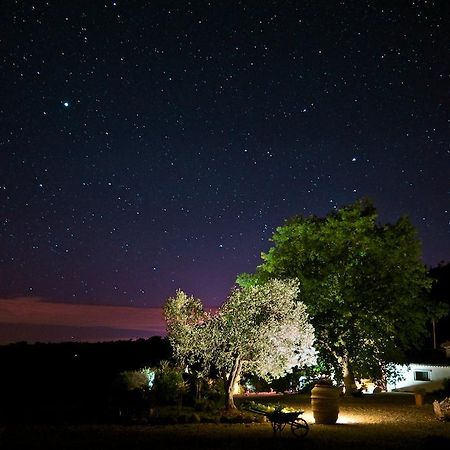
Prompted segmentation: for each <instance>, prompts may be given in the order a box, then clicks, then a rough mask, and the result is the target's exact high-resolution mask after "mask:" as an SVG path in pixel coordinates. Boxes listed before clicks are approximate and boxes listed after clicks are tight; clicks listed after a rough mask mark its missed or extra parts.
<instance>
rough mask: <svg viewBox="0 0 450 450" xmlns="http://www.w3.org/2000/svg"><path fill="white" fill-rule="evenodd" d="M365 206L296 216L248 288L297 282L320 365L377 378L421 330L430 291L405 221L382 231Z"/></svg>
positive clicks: (347, 376) (348, 378) (246, 280)
mask: <svg viewBox="0 0 450 450" xmlns="http://www.w3.org/2000/svg"><path fill="white" fill-rule="evenodd" d="M377 219H378V217H377V212H376V210H375V208H374V206H373V205H372V204H371V203H370V202H369V201H367V200H363V201H359V202H357V203H355V204H352V205H350V206H348V207H345V208H342V209H340V210H338V211H334V212H332V213H330V214H328V215H327V216H326V217H323V218H319V217H307V218H305V217H295V218H293V219H290V220H288V221H287V222H286V224H285V225H283V226H281V227H279V228H277V229H276V232H275V234H274V235H273V237H272V241H273V243H274V246H273V247H272V248H271V249H270V250H269V251H268V252H267V253H263V254H262V259H263V264H262V265H261V266H259V267H258V268H257V273H256V275H255V276H254V277H251V276H248V275H244V276H242V277H240V278H238V283H240V284H242V285H245V286H249V285H252V284H255V283H258V282H265V281H266V280H267V279H270V278H271V277H276V278H297V279H298V280H299V282H300V287H301V293H302V296H301V299H302V301H303V302H304V303H305V304H306V306H307V310H308V313H309V315H310V317H311V321H312V324H313V325H314V328H315V332H316V347H317V349H318V351H319V353H320V356H321V358H322V360H323V361H325V362H326V363H327V364H328V366H329V367H331V368H334V370H335V371H336V372H337V375H338V377H340V376H342V378H344V381H345V382H346V387H347V389H350V388H351V385H352V384H354V378H353V374H354V373H356V374H358V375H366V376H367V375H371V376H380V375H381V373H380V370H381V368H382V366H383V362H384V361H392V360H395V359H396V358H400V357H401V353H402V350H405V349H407V348H408V347H409V346H411V345H412V344H414V343H415V342H416V341H417V340H418V339H419V337H420V336H421V334H422V333H423V332H424V331H425V323H426V320H427V308H426V302H425V300H424V299H425V296H424V292H425V291H426V290H428V289H429V285H430V283H429V279H428V278H427V274H426V269H425V267H424V265H423V264H422V263H421V261H420V243H419V241H418V239H417V236H416V231H415V229H414V227H413V226H412V225H411V223H410V221H409V220H408V219H407V218H405V217H402V218H400V219H399V220H398V221H397V222H396V223H395V224H384V225H380V224H379V223H378V222H377Z"/></svg>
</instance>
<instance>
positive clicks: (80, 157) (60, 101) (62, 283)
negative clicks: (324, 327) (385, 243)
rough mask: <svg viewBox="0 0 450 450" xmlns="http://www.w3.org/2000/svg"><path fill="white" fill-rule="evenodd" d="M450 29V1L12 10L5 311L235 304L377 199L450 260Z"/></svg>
mask: <svg viewBox="0 0 450 450" xmlns="http://www.w3.org/2000/svg"><path fill="white" fill-rule="evenodd" d="M449 18H450V2H448V1H445V0H443V1H418V0H417V1H398V2H394V1H375V0H373V1H357V0H354V1H340V2H338V1H331V0H323V1H319V0H316V1H313V0H310V1H300V0H299V1H269V0H267V1H266V0H264V1H262V0H258V1H256V0H255V1H231V0H222V1H209V2H206V1H191V2H188V1H184V0H183V1H182V0H178V1H170V0H164V1H151V2H150V1H137V0H136V1H120V0H117V1H107V2H100V1H83V2H82V1H75V0H72V1H67V2H66V1H64V2H63V1H47V2H44V1H35V2H33V1H15V2H14V1H8V0H6V1H3V2H2V6H1V14H0V39H1V47H0V48H1V51H0V61H1V70H0V80H1V88H2V89H1V94H0V130H1V132H0V297H1V298H3V299H8V298H9V299H11V298H12V299H14V298H16V301H17V305H18V306H21V307H23V308H24V309H23V310H22V311H25V313H26V311H27V309H26V308H27V305H28V304H29V303H27V302H30V301H31V302H32V303H33V302H34V304H36V302H38V303H39V302H44V303H45V304H46V305H47V306H48V305H51V304H54V305H59V306H61V304H71V305H69V306H73V305H74V304H75V305H81V306H83V305H95V306H102V305H113V306H114V307H117V308H118V310H120V308H127V310H128V309H129V307H139V308H142V307H161V306H162V305H163V303H164V301H165V300H166V298H167V297H168V296H170V295H172V294H173V293H174V292H175V290H176V289H177V288H182V289H183V290H185V291H187V292H188V293H192V294H194V295H195V296H198V297H200V298H201V299H202V300H203V301H204V302H205V303H206V304H208V305H213V306H214V305H218V304H220V303H221V302H222V301H223V300H224V299H225V298H226V295H227V293H228V292H229V289H230V288H231V287H232V286H233V283H234V280H235V278H236V275H237V274H239V273H241V272H244V271H249V272H252V271H254V269H255V267H256V265H257V264H259V262H260V253H261V251H265V250H267V249H268V248H269V246H270V243H269V238H270V236H271V235H272V233H273V231H274V229H275V227H276V226H278V225H281V224H282V223H283V221H284V219H286V218H288V217H291V216H293V215H297V214H302V215H310V214H316V215H325V214H327V213H328V212H329V211H331V210H332V209H333V208H339V207H341V206H344V205H346V204H349V203H351V202H353V201H355V200H357V199H359V198H362V197H365V196H368V197H370V198H371V199H373V201H374V203H375V206H376V207H377V208H378V211H379V213H380V218H381V220H382V221H384V222H386V221H395V220H396V219H397V218H398V217H399V216H401V215H404V214H406V215H408V216H409V217H410V218H411V220H412V222H413V223H414V225H415V226H416V227H417V229H418V231H419V236H420V238H421V240H422V242H423V260H424V263H426V264H427V265H429V266H434V265H437V264H438V263H439V262H440V261H442V260H446V261H448V260H449V259H450V256H449V255H450V223H449V222H450V214H449V208H450V201H449V194H450V102H449V97H450V35H449V29H450V20H449ZM30 297H31V299H30ZM20 302H21V303H20ZM19 303H20V305H19ZM2 305H3V306H2ZM5 305H6V306H5ZM8 305H9V306H8ZM11 305H13V306H11ZM13 307H14V304H12V303H11V300H3V301H2V300H0V322H2V323H3V324H4V325H5V326H6V325H7V323H10V322H11V323H12V322H14V321H13V320H11V317H12V315H13V312H12V311H13V309H11V308H13ZM2 308H3V309H2ZM8 308H9V309H8ZM6 310H8V311H9V312H8V314H9V315H8V317H6V313H5V311H6ZM2 311H3V314H5V316H4V317H3V319H2V317H1V315H2ZM31 311H32V309H31V310H30V314H31ZM61 314H62V313H61ZM25 315H26V314H25ZM5 317H6V318H5ZM19 322H20V321H18V319H15V323H19ZM42 324H44V325H43V328H45V327H47V328H48V329H49V327H50V326H51V325H55V326H56V325H57V324H58V326H63V325H64V326H68V325H67V324H62V325H61V323H59V322H55V321H53V322H51V321H50V320H49V321H47V322H45V321H44V322H42ZM34 325H35V326H38V327H39V323H37V325H36V323H35V324H34ZM79 325H80V326H81V327H83V326H84V325H85V324H84V323H83V321H82V320H81V322H80V323H79ZM104 325H105V324H102V326H104ZM8 326H11V324H9V325H8ZM114 326H118V325H117V324H115V325H114ZM132 328H133V327H132ZM134 328H135V327H134ZM5 329H6V328H5ZM9 329H10V328H8V330H9ZM8 332H9V331H8ZM77 336H78V335H77ZM96 336H97V335H96ZM78 337H79V336H78ZM108 337H109V335H108ZM79 338H80V339H82V338H83V336H81V337H79ZM52 339H53V338H52ZM55 339H57V338H55Z"/></svg>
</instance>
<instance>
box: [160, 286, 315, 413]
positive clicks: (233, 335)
mask: <svg viewBox="0 0 450 450" xmlns="http://www.w3.org/2000/svg"><path fill="white" fill-rule="evenodd" d="M297 296H298V285H297V283H296V282H294V281H292V280H286V281H280V280H276V279H273V280H270V281H268V282H267V283H263V284H260V285H258V286H249V287H245V288H241V289H235V290H233V291H232V293H231V295H230V296H229V298H228V300H227V301H226V302H225V303H224V304H223V305H222V307H221V308H220V309H219V311H218V313H217V314H216V315H214V316H211V315H209V314H208V313H206V312H205V311H204V309H203V306H202V304H201V302H200V301H199V300H198V299H195V298H193V297H189V296H187V295H186V294H185V293H184V292H182V291H178V292H177V294H176V296H175V297H173V298H169V299H168V300H167V303H166V305H165V308H164V314H165V318H166V321H167V330H168V337H169V340H170V342H171V344H172V347H173V350H174V356H175V358H176V359H177V361H178V362H179V363H180V364H181V365H182V366H183V367H184V366H186V367H189V369H190V370H191V371H193V372H195V373H196V374H197V375H198V376H199V377H206V376H208V375H209V374H210V373H211V372H212V371H216V372H217V373H219V374H220V375H221V377H222V379H223V380H224V390H225V406H226V408H228V409H233V408H235V405H234V401H233V395H234V392H235V388H236V385H237V382H238V380H239V378H240V376H241V373H251V374H255V375H258V376H260V377H262V378H265V379H271V378H276V377H279V376H281V375H283V374H284V373H286V371H289V370H291V369H292V368H293V367H295V366H303V365H311V364H313V363H314V362H315V351H314V349H313V341H314V332H313V328H312V326H311V325H310V323H309V322H308V314H307V313H306V308H305V306H304V305H303V303H301V302H299V301H297V302H295V301H294V299H295V298H297Z"/></svg>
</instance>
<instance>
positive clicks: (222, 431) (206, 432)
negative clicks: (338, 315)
mask: <svg viewBox="0 0 450 450" xmlns="http://www.w3.org/2000/svg"><path fill="white" fill-rule="evenodd" d="M244 400H245V399H244ZM256 400H257V401H258V402H270V403H282V404H285V405H289V406H293V407H295V408H301V409H303V410H304V411H305V413H304V415H303V417H304V418H305V419H306V420H307V421H308V423H309V424H310V427H311V429H310V432H309V434H308V436H307V437H306V438H305V439H298V438H296V437H295V436H293V435H292V433H291V432H290V430H288V429H286V430H285V431H283V433H282V435H281V436H280V437H274V436H273V435H272V430H271V427H270V424H268V423H259V424H256V423H255V424H211V423H209V424H203V423H198V424H184V425H182V424H177V425H164V426H161V425H159V426H155V425H152V426H149V425H145V426H144V425H129V426H123V425H122V426H119V425H77V426H75V425H53V426H52V425H19V424H14V425H11V424H8V425H6V426H5V425H3V426H2V429H1V434H0V448H1V449H2V450H3V449H8V450H9V449H11V450H13V449H27V450H33V449H46V450H47V449H48V450H66V449H67V450H69V449H73V450H75V449H77V450H91V449H92V450H94V449H96V450H100V449H111V450H113V449H146V450H158V449H164V450H171V449H180V448H182V449H183V450H184V449H187V450H190V449H233V450H239V449H253V448H255V449H261V450H265V449H272V450H273V449H281V448H283V449H286V448H305V449H311V450H313V449H320V448H327V449H328V448H329V449H335V448H336V449H341V448H342V449H364V450H370V449H385V448H388V449H393V448H400V449H401V448H403V449H429V448H442V449H444V448H449V444H450V423H448V422H447V423H443V422H439V421H437V420H436V419H435V417H434V413H433V408H432V405H431V402H430V400H429V401H428V402H427V403H426V404H425V405H423V406H415V403H414V397H413V396H411V395H407V394H378V395H368V396H364V397H362V398H343V399H341V406H340V415H339V419H338V424H336V425H316V424H314V420H313V417H312V411H311V406H310V401H309V397H307V396H298V395H285V396H270V397H259V398H257V399H256ZM241 401H242V399H237V404H239V403H240V402H241ZM286 446H288V447H286Z"/></svg>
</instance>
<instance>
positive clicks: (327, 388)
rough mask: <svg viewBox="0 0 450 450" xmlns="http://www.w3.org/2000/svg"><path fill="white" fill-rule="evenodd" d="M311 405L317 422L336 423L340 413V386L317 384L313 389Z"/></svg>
mask: <svg viewBox="0 0 450 450" xmlns="http://www.w3.org/2000/svg"><path fill="white" fill-rule="evenodd" d="M311 407H312V412H313V415H314V420H315V422H316V423H322V424H328V425H332V424H335V423H336V421H337V418H338V415H339V390H338V388H336V387H334V386H332V385H329V384H316V385H315V386H314V387H313V389H312V391H311Z"/></svg>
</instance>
